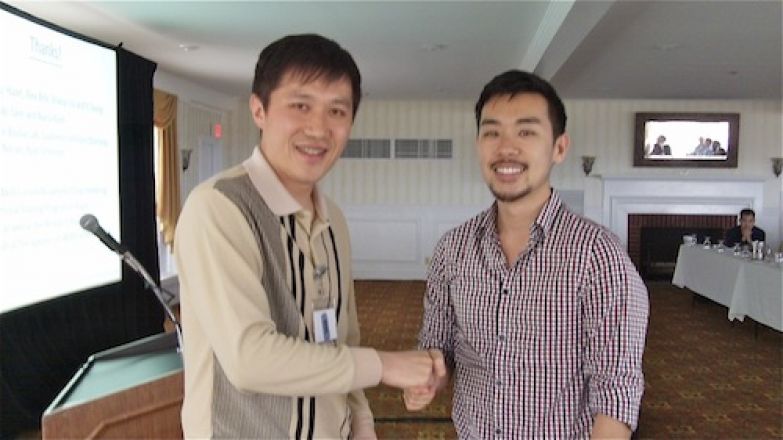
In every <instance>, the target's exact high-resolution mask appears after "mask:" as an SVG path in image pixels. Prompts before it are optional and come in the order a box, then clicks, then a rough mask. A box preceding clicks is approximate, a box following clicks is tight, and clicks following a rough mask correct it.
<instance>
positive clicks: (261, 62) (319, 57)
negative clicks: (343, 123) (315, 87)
mask: <svg viewBox="0 0 783 440" xmlns="http://www.w3.org/2000/svg"><path fill="white" fill-rule="evenodd" d="M288 74H292V75H295V76H297V77H299V78H300V79H301V80H302V81H304V82H310V81H314V80H317V79H325V80H327V81H337V80H339V79H341V78H347V79H348V80H349V81H350V82H351V91H352V95H353V116H354V117H356V112H357V111H358V110H359V102H360V101H361V99H362V84H361V83H362V77H361V74H360V73H359V68H358V67H357V66H356V62H355V61H354V60H353V57H352V56H351V54H350V53H348V51H346V50H345V49H343V48H342V47H340V45H339V44H337V43H336V42H334V41H333V40H330V39H328V38H325V37H322V36H320V35H316V34H302V35H288V36H286V37H283V38H281V39H279V40H277V41H274V42H272V43H271V44H269V45H268V46H267V47H265V48H264V49H263V50H262V51H261V53H260V54H259V55H258V62H257V63H256V71H255V76H254V77H253V90H252V91H253V94H254V95H256V96H258V98H259V99H260V100H261V103H262V104H263V105H264V108H268V106H269V96H270V95H271V94H272V91H273V90H275V88H276V87H277V86H278V85H279V84H280V81H281V80H282V79H283V77H284V76H285V75H288Z"/></svg>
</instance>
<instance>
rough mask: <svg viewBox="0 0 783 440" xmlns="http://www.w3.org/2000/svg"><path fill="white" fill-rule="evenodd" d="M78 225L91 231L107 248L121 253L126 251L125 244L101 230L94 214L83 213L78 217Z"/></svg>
mask: <svg viewBox="0 0 783 440" xmlns="http://www.w3.org/2000/svg"><path fill="white" fill-rule="evenodd" d="M79 225H81V227H82V228H83V229H84V230H85V231H88V232H92V233H93V234H94V235H95V236H96V237H98V239H100V240H101V242H102V243H103V244H105V245H106V247H107V248H109V249H111V250H112V251H113V252H115V253H117V254H119V255H122V254H124V253H125V252H127V251H128V249H126V248H125V246H123V245H121V244H119V243H117V240H115V239H114V237H112V236H111V234H109V233H108V232H106V231H104V230H103V228H102V227H101V225H100V224H99V223H98V219H97V218H95V216H94V215H92V214H84V215H83V216H82V218H81V219H79Z"/></svg>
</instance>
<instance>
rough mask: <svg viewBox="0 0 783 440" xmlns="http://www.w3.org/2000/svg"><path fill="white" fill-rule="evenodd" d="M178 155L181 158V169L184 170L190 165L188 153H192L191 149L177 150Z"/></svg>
mask: <svg viewBox="0 0 783 440" xmlns="http://www.w3.org/2000/svg"><path fill="white" fill-rule="evenodd" d="M179 154H180V157H181V158H182V171H186V170H187V169H188V167H190V155H191V154H193V150H191V149H190V148H183V149H181V150H179Z"/></svg>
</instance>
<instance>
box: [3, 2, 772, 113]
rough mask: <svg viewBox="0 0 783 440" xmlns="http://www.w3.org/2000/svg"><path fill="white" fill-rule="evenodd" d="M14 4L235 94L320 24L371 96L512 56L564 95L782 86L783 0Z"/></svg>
mask: <svg viewBox="0 0 783 440" xmlns="http://www.w3.org/2000/svg"><path fill="white" fill-rule="evenodd" d="M7 3H8V4H10V5H12V6H14V7H16V8H18V9H21V10H23V11H26V12H28V13H30V14H32V15H34V16H37V17H39V18H42V19H44V20H47V21H50V22H53V23H56V24H58V25H60V26H63V27H65V28H67V29H70V30H72V31H76V32H79V33H81V34H84V35H87V36H89V37H92V38H95V39H98V40H101V41H103V42H105V43H109V44H112V45H114V44H119V43H123V47H124V48H126V49H128V50H130V51H132V52H135V53H137V54H139V55H142V56H144V57H145V58H148V59H150V60H152V61H155V62H157V63H158V69H159V70H162V71H165V72H167V73H170V74H174V75H177V76H180V77H183V78H185V79H187V80H189V81H191V82H194V83H197V84H200V85H203V86H205V87H207V88H210V89H212V90H215V91H218V92H222V93H224V94H228V95H231V96H237V97H240V96H241V97H244V96H245V95H246V94H247V93H249V89H250V83H251V80H252V74H253V68H254V66H255V61H256V59H257V57H258V52H259V51H260V49H261V48H262V47H264V46H265V45H267V44H268V43H270V42H271V41H274V40H275V39H277V38H279V37H281V36H283V35H287V34H292V33H320V34H323V35H325V36H328V37H330V38H333V39H335V40H336V41H337V42H339V43H340V44H341V45H342V46H343V47H345V48H347V49H348V50H349V51H350V52H351V53H352V54H353V56H354V58H355V59H356V62H357V64H358V65H359V68H360V69H361V71H362V75H363V87H364V90H365V92H366V94H367V96H369V97H370V98H378V99H451V98H458V99H475V97H476V96H477V95H478V93H479V91H480V89H481V87H482V86H483V85H484V84H485V83H486V82H487V81H488V80H489V79H490V78H491V77H492V76H494V75H496V74H498V73H500V72H502V71H504V70H507V69H512V68H521V69H525V70H533V71H535V72H537V73H539V74H540V75H542V76H543V77H545V78H547V79H550V80H551V81H552V82H553V83H554V84H555V86H556V87H557V88H558V90H559V91H560V93H561V94H562V95H563V96H564V97H566V98H628V99H646V98H651V99H703V98H704V99H780V98H781V54H782V53H783V49H782V48H781V45H782V43H781V41H783V32H782V31H781V21H783V20H782V18H783V15H782V14H783V12H782V11H781V4H782V3H783V2H781V1H780V0H772V1H690V0H688V1H685V0H683V1H660V0H651V1H630V0H618V1H595V0H576V1H572V0H554V1H499V2H494V1H402V0H397V1H287V2H260V1H256V2H226V1H220V2H218V1H213V2H209V1H197V2H182V1H180V2H170V1H158V2H151V1H150V2H148V1H135V2H122V1H110V2H103V1H79V2H70V1H69V2H66V1H58V2H32V1H8V2H7ZM183 47H184V49H183ZM185 49H189V50H185Z"/></svg>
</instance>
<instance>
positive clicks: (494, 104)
mask: <svg viewBox="0 0 783 440" xmlns="http://www.w3.org/2000/svg"><path fill="white" fill-rule="evenodd" d="M552 137H553V133H552V124H551V121H550V119H549V113H548V107H547V101H546V100H545V99H544V97H542V96H541V95H539V94H535V93H521V94H518V95H514V97H513V98H512V97H511V96H510V95H500V96H496V97H494V98H492V99H490V100H489V101H488V102H487V103H486V104H485V105H484V107H483V108H482V109H481V117H480V120H479V133H478V140H477V147H478V156H479V161H480V165H481V173H482V175H483V176H484V180H485V181H486V182H487V185H488V186H489V189H490V191H492V194H493V195H494V196H495V198H496V199H497V200H498V201H500V202H503V203H513V202H517V201H524V200H536V201H541V200H545V199H546V198H547V197H549V192H550V185H549V174H550V172H551V170H552V167H553V166H554V165H555V164H556V163H560V162H562V161H563V160H564V159H565V156H566V153H567V151H568V147H569V139H568V135H566V134H562V135H560V136H558V137H557V139H554V140H553V139H552Z"/></svg>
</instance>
